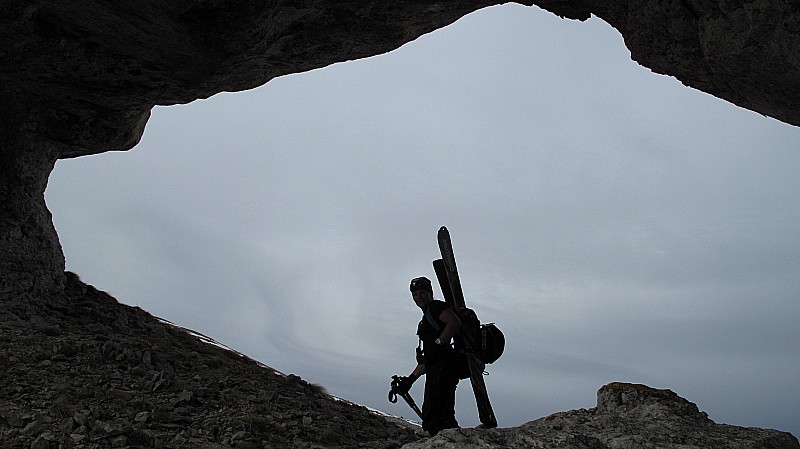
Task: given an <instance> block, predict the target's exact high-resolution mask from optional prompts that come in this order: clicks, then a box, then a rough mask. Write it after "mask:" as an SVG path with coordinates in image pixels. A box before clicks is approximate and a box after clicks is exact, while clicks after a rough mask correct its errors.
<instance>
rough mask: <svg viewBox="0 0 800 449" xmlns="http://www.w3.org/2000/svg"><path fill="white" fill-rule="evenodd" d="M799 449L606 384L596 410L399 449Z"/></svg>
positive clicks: (662, 393)
mask: <svg viewBox="0 0 800 449" xmlns="http://www.w3.org/2000/svg"><path fill="white" fill-rule="evenodd" d="M500 448H548V449H718V448H719V449H723V448H724V449H800V443H798V441H797V438H795V437H794V436H793V435H792V434H790V433H786V432H778V431H776V430H765V429H754V428H745V427H736V426H729V425H725V424H717V423H715V422H714V421H712V420H710V419H709V418H708V415H707V414H706V413H704V412H701V411H700V410H699V409H698V408H697V405H695V404H694V403H692V402H689V401H687V400H686V399H683V398H681V397H680V396H678V395H677V394H675V393H674V392H672V391H670V390H658V389H655V388H650V387H648V386H645V385H636V384H627V383H611V384H608V385H606V386H604V387H602V388H601V389H600V390H599V391H598V392H597V407H595V408H591V409H588V410H586V409H581V410H572V411H569V412H562V413H556V414H553V415H550V416H548V417H546V418H541V419H537V420H536V421H531V422H529V423H527V424H524V425H522V426H520V427H516V428H512V429H491V430H485V431H481V432H475V431H473V430H465V429H453V430H445V431H443V432H441V433H440V434H438V435H437V436H436V437H435V438H431V439H428V440H421V441H418V442H412V443H408V444H407V445H405V446H403V449H500Z"/></svg>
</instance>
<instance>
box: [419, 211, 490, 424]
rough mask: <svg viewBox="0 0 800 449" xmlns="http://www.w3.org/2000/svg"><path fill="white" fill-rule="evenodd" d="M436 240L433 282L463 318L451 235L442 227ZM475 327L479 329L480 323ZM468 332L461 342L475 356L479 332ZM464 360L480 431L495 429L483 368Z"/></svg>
mask: <svg viewBox="0 0 800 449" xmlns="http://www.w3.org/2000/svg"><path fill="white" fill-rule="evenodd" d="M437 239H438V240H439V251H440V252H441V254H442V258H441V259H436V260H434V261H433V269H434V270H435V271H436V278H437V279H438V280H439V286H440V287H441V290H442V296H444V299H445V301H446V302H447V303H448V304H450V306H451V307H453V308H454V309H455V312H456V315H459V316H463V315H465V314H462V313H459V312H461V311H462V310H463V309H466V308H467V306H466V303H465V302H464V292H463V291H462V290H461V280H460V279H459V277H458V268H457V267H456V257H455V255H454V254H453V243H452V242H451V241H450V232H449V231H448V230H447V228H446V227H444V226H442V227H441V228H440V229H439V232H438V234H437ZM474 324H475V325H476V326H477V327H478V328H480V324H479V323H474ZM462 329H463V327H462ZM471 330H472V332H462V337H461V338H463V340H464V346H465V349H466V351H467V353H468V354H475V353H477V352H478V345H479V342H478V341H477V337H478V331H479V329H471ZM467 359H468V360H469V373H470V375H469V380H470V383H471V384H472V391H473V393H475V402H476V403H477V405H478V416H479V418H480V420H481V424H482V427H483V428H487V429H491V428H494V427H497V419H496V418H495V416H494V411H493V410H492V404H491V403H490V402H489V392H488V391H487V390H486V382H484V379H483V368H484V367H483V365H482V364H480V363H479V362H478V361H477V360H475V358H474V357H467Z"/></svg>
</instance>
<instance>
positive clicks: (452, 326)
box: [439, 309, 461, 345]
mask: <svg viewBox="0 0 800 449" xmlns="http://www.w3.org/2000/svg"><path fill="white" fill-rule="evenodd" d="M439 320H441V321H442V322H443V323H444V324H445V326H444V330H443V331H442V333H441V334H440V335H439V340H440V341H441V342H442V344H443V345H448V344H450V339H451V338H453V336H454V335H455V334H457V333H458V330H459V329H460V328H461V320H460V319H458V315H456V314H455V312H453V309H444V310H442V313H441V314H440V315H439Z"/></svg>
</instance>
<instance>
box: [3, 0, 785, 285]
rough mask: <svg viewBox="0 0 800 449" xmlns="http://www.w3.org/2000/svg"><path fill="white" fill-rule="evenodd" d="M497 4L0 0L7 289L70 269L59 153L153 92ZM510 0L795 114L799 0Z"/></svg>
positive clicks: (189, 87)
mask: <svg viewBox="0 0 800 449" xmlns="http://www.w3.org/2000/svg"><path fill="white" fill-rule="evenodd" d="M498 3H502V2H500V1H496V0H461V1H450V2H430V1H421V0H407V1H397V2H396V1H354V0H350V1H344V0H342V1H339V0H337V1H329V0H315V1H310V0H305V1H302V0H294V1H291V0H284V1H276V0H273V1H265V0H176V1H166V0H136V1H133V0H116V1H106V0H49V1H47V2H34V1H31V0H2V3H0V9H2V11H3V13H2V14H1V15H0V86H2V90H0V126H2V129H0V162H1V163H2V164H0V203H1V204H0V211H1V212H2V216H0V294H2V295H9V294H10V295H14V294H20V293H24V292H31V291H39V290H47V289H56V290H57V289H58V288H60V285H61V284H62V282H63V281H62V280H61V278H62V276H63V266H64V261H63V255H62V253H61V249H60V246H59V243H58V239H57V236H56V234H55V232H54V231H53V225H52V223H51V220H50V216H49V213H48V212H47V210H46V208H45V206H44V201H43V199H42V192H43V191H44V186H45V185H46V183H47V177H48V176H49V173H50V170H51V169H52V167H53V163H54V161H55V160H56V159H58V158H68V157H77V156H82V155H87V154H92V153H99V152H104V151H110V150H127V149H129V148H131V147H133V146H134V145H135V144H136V143H137V142H138V141H139V139H140V138H141V135H142V133H143V132H144V128H145V125H146V123H147V120H148V118H149V115H150V110H151V109H152V107H153V106H154V105H168V104H176V103H188V102H191V101H193V100H195V99H198V98H207V97H209V96H211V95H214V94H216V93H219V92H222V91H240V90H244V89H250V88H253V87H257V86H260V85H262V84H264V83H266V82H268V81H269V80H270V79H273V78H275V77H277V76H281V75H285V74H289V73H295V72H302V71H307V70H311V69H314V68H319V67H324V66H326V65H329V64H332V63H335V62H339V61H346V60H350V59H357V58H363V57H367V56H372V55H376V54H380V53H385V52H387V51H390V50H392V49H395V48H397V47H399V46H401V45H402V44H404V43H406V42H409V41H411V40H413V39H415V38H417V37H419V36H420V35H422V34H425V33H427V32H430V31H433V30H435V29H437V28H441V27H443V26H446V25H448V24H450V23H452V22H454V21H455V20H457V19H458V18H460V17H462V16H463V15H465V14H468V13H470V12H473V11H475V10H477V9H480V8H482V7H485V6H489V5H493V4H498ZM518 3H522V4H527V5H532V4H536V5H538V6H540V7H542V8H544V9H546V10H548V11H550V12H553V13H555V14H558V15H560V16H562V17H566V18H571V19H579V20H585V19H588V18H589V17H590V16H591V15H595V16H597V17H600V18H601V19H603V20H605V21H607V22H608V23H610V24H611V25H612V26H614V27H615V28H616V29H617V30H619V31H620V32H621V33H622V35H623V37H624V39H625V43H626V45H627V46H628V48H629V49H630V51H631V55H632V57H633V59H634V60H636V61H638V62H639V63H640V64H642V65H644V66H646V67H649V68H651V69H652V70H653V71H655V72H657V73H663V74H669V75H672V76H675V77H676V78H678V79H679V80H681V81H682V82H683V83H685V84H686V85H688V86H691V87H694V88H696V89H700V90H703V91H705V92H708V93H710V94H712V95H716V96H718V97H720V98H723V99H726V100H728V101H730V102H732V103H734V104H736V105H739V106H742V107H745V108H748V109H751V110H753V111H756V112H759V113H761V114H765V115H769V116H772V117H774V118H776V119H778V120H782V121H784V122H786V123H789V124H793V125H800V1H799V0H782V1H774V0H748V1H745V0H724V1H723V0H636V1H632V0H613V1H609V0H603V1H600V0H575V1H567V0H526V1H520V2H518ZM653 107H658V105H653ZM26 271H27V274H26Z"/></svg>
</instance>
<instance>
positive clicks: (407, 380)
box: [397, 374, 417, 393]
mask: <svg viewBox="0 0 800 449" xmlns="http://www.w3.org/2000/svg"><path fill="white" fill-rule="evenodd" d="M416 380H417V376H415V375H413V374H412V375H410V376H405V377H400V379H399V382H397V390H398V391H399V392H400V393H408V390H410V389H411V386H412V385H414V381H416Z"/></svg>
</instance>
